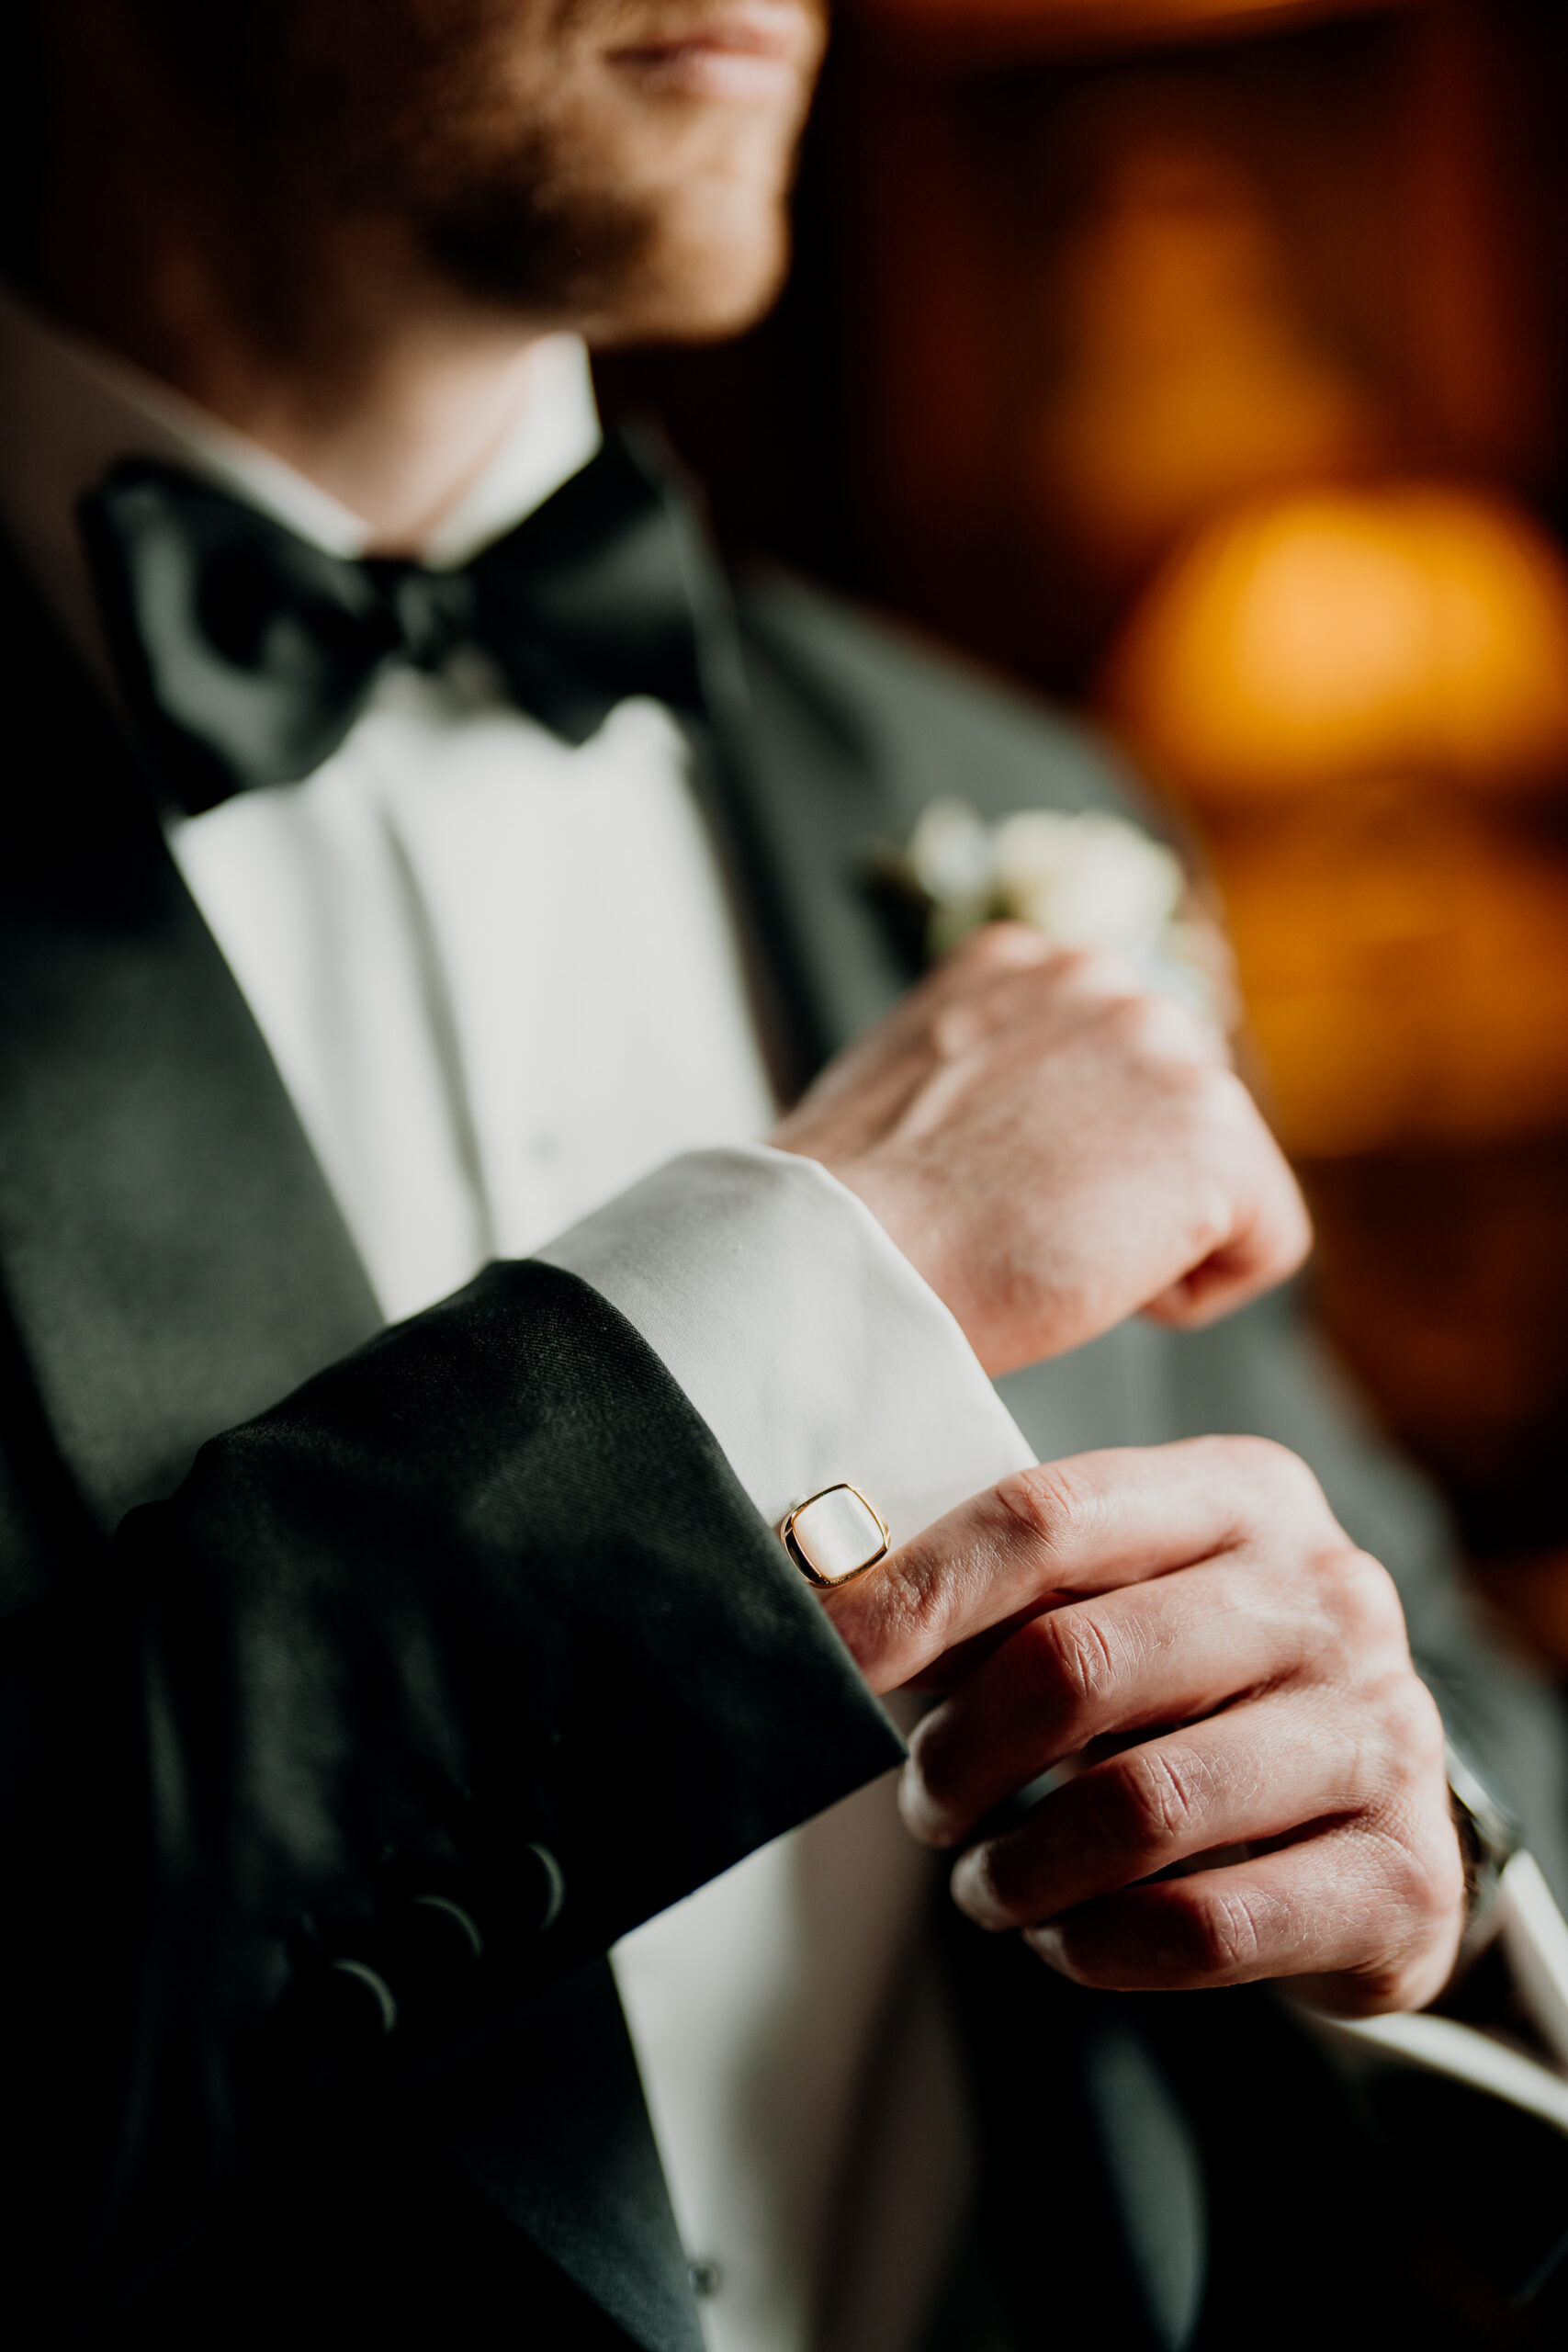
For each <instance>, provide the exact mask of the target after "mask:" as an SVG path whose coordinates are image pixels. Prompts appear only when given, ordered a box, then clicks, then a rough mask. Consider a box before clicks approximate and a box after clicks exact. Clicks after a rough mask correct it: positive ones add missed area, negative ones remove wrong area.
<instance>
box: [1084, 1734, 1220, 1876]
mask: <svg viewBox="0 0 1568 2352" xmlns="http://www.w3.org/2000/svg"><path fill="white" fill-rule="evenodd" d="M1101 1802H1102V1804H1104V1806H1105V1808H1106V1809H1107V1811H1108V1812H1109V1813H1110V1814H1111V1817H1112V1820H1113V1821H1114V1822H1115V1823H1116V1825H1117V1826H1118V1827H1119V1828H1120V1829H1121V1831H1122V1836H1123V1837H1124V1838H1126V1839H1127V1840H1128V1841H1129V1842H1130V1843H1131V1844H1132V1845H1133V1846H1134V1848H1135V1849H1136V1850H1137V1851H1138V1852H1139V1853H1140V1854H1143V1855H1145V1856H1155V1855H1159V1854H1161V1853H1164V1852H1165V1851H1166V1850H1167V1849H1169V1848H1170V1847H1172V1846H1185V1845H1186V1844H1187V1842H1188V1841H1189V1839H1190V1837H1191V1836H1192V1834H1193V1832H1194V1828H1195V1825H1196V1822H1197V1819H1198V1815H1199V1813H1200V1810H1201V1792H1200V1790H1199V1788H1198V1786H1197V1774H1196V1772H1195V1770H1193V1767H1192V1764H1191V1760H1190V1758H1187V1757H1186V1756H1184V1755H1183V1754H1182V1752H1181V1751H1180V1750H1179V1749H1173V1748H1170V1747H1135V1748H1133V1749H1131V1750H1130V1751H1129V1753H1128V1754H1127V1755H1125V1756H1122V1757H1118V1758H1117V1759H1116V1761H1115V1762H1114V1763H1113V1764H1111V1765H1110V1766H1108V1767H1106V1768H1105V1782H1104V1795H1103V1797H1102V1800H1101Z"/></svg>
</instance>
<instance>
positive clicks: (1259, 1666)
mask: <svg viewBox="0 0 1568 2352" xmlns="http://www.w3.org/2000/svg"><path fill="white" fill-rule="evenodd" d="M1331 1633H1332V1628H1331V1627H1330V1626H1329V1624H1328V1623H1326V1621H1325V1617H1324V1614H1323V1612H1322V1611H1320V1610H1318V1609H1317V1608H1316V1606H1315V1600H1314V1587H1313V1586H1312V1585H1311V1583H1310V1582H1309V1583H1307V1584H1306V1585H1305V1587H1304V1589H1303V1585H1302V1584H1301V1583H1300V1582H1299V1581H1297V1580H1292V1582H1290V1583H1289V1584H1286V1585H1280V1584H1279V1583H1276V1582H1272V1581H1270V1580H1269V1579H1267V1578H1264V1577H1260V1576H1259V1574H1258V1568H1257V1566H1256V1565H1255V1564H1254V1563H1252V1562H1251V1561H1250V1560H1248V1559H1247V1557H1246V1556H1245V1555H1241V1556H1238V1555H1226V1556H1224V1558H1222V1559H1221V1560H1220V1561H1218V1562H1216V1563H1214V1564H1213V1565H1211V1566H1200V1567H1191V1568H1189V1569H1187V1570H1186V1572H1185V1573H1184V1574H1182V1575H1180V1576H1169V1577H1162V1578H1161V1579H1159V1581H1158V1582H1156V1583H1155V1584H1153V1585H1135V1586H1133V1587H1130V1588H1128V1589H1124V1590H1122V1591H1118V1592H1112V1593H1109V1594H1106V1595H1103V1596H1102V1597H1100V1598H1099V1599H1097V1600H1088V1601H1079V1602H1077V1603H1075V1604H1073V1605H1072V1606H1069V1607H1064V1608H1060V1609H1056V1610H1053V1611H1048V1612H1047V1613H1046V1614H1045V1615H1043V1616H1040V1617H1035V1618H1033V1619H1032V1621H1031V1622H1030V1623H1028V1624H1026V1625H1023V1626H1021V1627H1020V1629H1019V1631H1018V1632H1017V1633H1015V1634H1010V1636H1009V1637H1008V1639H1007V1640H1006V1641H1005V1642H1004V1643H1003V1645H1002V1646H1001V1647H1000V1648H999V1649H998V1650H997V1651H995V1652H994V1654H993V1655H992V1656H991V1657H989V1658H987V1660H986V1662H985V1663H984V1664H983V1665H981V1666H980V1667H978V1668H976V1671H975V1672H974V1673H973V1674H971V1675H970V1676H969V1678H968V1679H967V1680H966V1681H964V1683H962V1684H961V1685H960V1687H959V1689H958V1690H957V1691H955V1692H954V1693H953V1696H952V1697H951V1698H950V1699H948V1700H946V1701H945V1702H943V1704H942V1705H941V1706H940V1707H938V1708H936V1709H935V1710H934V1712H933V1713H931V1714H929V1715H927V1716H926V1718H925V1719H924V1721H923V1722H922V1723H921V1724H919V1726H918V1727H917V1729H916V1731H915V1732H914V1734H913V1736H912V1737H911V1739H910V1743H909V1750H910V1753H909V1761H908V1764H907V1765H906V1767H905V1770H904V1777H903V1782H902V1786H901V1789H900V1793H899V1804H900V1807H901V1809H902V1812H903V1815H904V1819H905V1821H906V1823H907V1824H908V1827H909V1828H910V1829H911V1830H912V1831H913V1832H914V1834H915V1835H916V1837H918V1838H924V1839H925V1840H926V1841H927V1842H928V1843H929V1844H931V1845H936V1846H953V1845H956V1844H957V1843H958V1842H959V1840H960V1839H961V1838H964V1837H966V1836H967V1834H968V1833H969V1831H970V1830H971V1829H972V1828H973V1827H974V1826H975V1824H976V1822H977V1821H979V1820H980V1819H982V1818H983V1816H984V1815H986V1814H987V1813H989V1812H990V1811H991V1810H992V1809H993V1807H994V1806H996V1805H998V1804H1001V1803H1002V1802H1003V1800H1004V1799H1006V1798H1008V1797H1010V1796H1011V1795H1012V1794H1013V1793H1014V1792H1015V1791H1016V1790H1018V1789H1021V1788H1023V1787H1024V1786H1025V1785H1026V1784H1027V1783H1028V1782H1029V1781H1032V1780H1033V1779H1035V1778H1036V1777H1037V1775H1038V1774H1040V1773H1041V1772H1043V1771H1045V1770H1047V1769H1048V1768H1049V1767H1050V1766H1052V1765H1054V1764H1056V1763H1059V1762H1060V1761H1061V1760H1062V1759H1063V1758H1065V1757H1068V1756H1076V1755H1077V1754H1078V1753H1079V1752H1080V1751H1081V1750H1082V1749H1083V1748H1085V1747H1088V1746H1089V1742H1090V1741H1091V1740H1095V1739H1100V1738H1101V1737H1104V1736H1107V1735H1108V1734H1111V1733H1114V1732H1122V1731H1127V1730H1132V1729H1135V1728H1138V1727H1141V1726H1147V1725H1150V1724H1169V1723H1185V1722H1189V1721H1191V1720H1192V1719H1194V1718H1196V1717H1199V1716H1202V1715H1208V1714H1212V1713H1213V1712H1214V1710H1215V1709H1216V1708H1218V1707H1221V1706H1224V1705H1225V1704H1226V1703H1227V1702H1229V1701H1231V1700H1233V1699H1235V1698H1238V1697H1240V1696H1241V1695H1243V1694H1244V1693H1246V1692H1247V1691H1255V1690H1257V1689H1258V1687H1259V1686H1260V1685H1261V1684H1264V1683H1267V1682H1271V1681H1273V1680H1275V1679H1278V1678H1280V1677H1281V1676H1284V1675H1287V1674H1289V1673H1290V1672H1291V1670H1292V1668H1294V1667H1295V1666H1296V1665H1297V1664H1298V1662H1299V1660H1300V1658H1301V1657H1302V1654H1303V1649H1314V1648H1317V1647H1320V1646H1321V1645H1322V1643H1323V1642H1324V1641H1325V1640H1326V1639H1328V1638H1329V1637H1330V1636H1331ZM1134 1874H1135V1873H1134ZM1113 1883H1114V1882H1113Z"/></svg>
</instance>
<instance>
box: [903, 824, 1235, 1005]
mask: <svg viewBox="0 0 1568 2352" xmlns="http://www.w3.org/2000/svg"><path fill="white" fill-rule="evenodd" d="M878 872H879V876H880V878H881V880H882V881H883V883H884V885H885V887H890V888H891V889H892V890H893V891H894V892H895V893H896V894H897V896H898V897H899V898H901V899H903V901H904V903H905V906H906V908H907V909H908V910H910V911H911V912H918V913H919V914H920V915H921V916H923V922H924V936H923V947H924V954H925V957H926V960H928V961H929V960H931V959H933V958H934V957H936V956H941V955H943V954H945V952H946V951H947V949H948V948H950V947H952V946H953V945H955V944H956V943H957V942H958V941H959V940H960V939H962V938H963V937H964V934H965V933H967V932H970V931H973V930H975V929H976V926H977V925H978V924H980V923H983V922H995V921H997V920H998V919H999V918H1004V917H1010V918H1011V920H1012V921H1013V922H1026V923H1031V924H1032V925H1033V927H1034V929H1035V930H1036V931H1040V932H1043V933H1044V934H1045V936H1046V938H1047V939H1050V940H1054V941H1055V943H1056V944H1058V945H1060V946H1063V947H1111V948H1117V949H1119V950H1120V951H1121V952H1122V954H1123V955H1124V956H1129V957H1131V958H1132V960H1133V961H1134V963H1135V964H1136V965H1137V966H1138V967H1139V969H1140V971H1141V972H1143V974H1144V975H1145V978H1146V979H1147V980H1148V981H1149V983H1150V984H1151V985H1152V986H1155V987H1158V988H1163V989H1167V990H1168V991H1169V992H1170V993H1171V994H1172V995H1177V996H1180V997H1182V998H1184V999H1185V1000H1186V1001H1188V1002H1189V1003H1190V1004H1192V1005H1194V1006H1195V1007H1196V1008H1197V1009H1198V1010H1199V1011H1201V1012H1205V1013H1207V1014H1209V1015H1210V1017H1211V1018H1214V1019H1219V1020H1221V1021H1224V1023H1227V1025H1228V1023H1229V1022H1230V1021H1231V1019H1232V1018H1233V1016H1234V1000H1235V988H1234V979H1233V977H1232V970H1231V964H1230V955H1229V950H1228V948H1227V947H1226V945H1225V943H1224V935H1223V933H1221V932H1220V930H1219V927H1218V925H1217V924H1216V923H1215V922H1213V919H1212V918H1211V917H1210V916H1209V915H1208V914H1207V913H1206V912H1204V911H1203V910H1201V908H1200V907H1199V906H1198V905H1197V903H1196V901H1195V899H1194V896H1193V892H1192V889H1191V886H1190V880H1189V877H1188V874H1187V871H1186V868H1185V867H1184V866H1183V865H1182V863H1181V860H1180V859H1179V857H1178V855H1177V854H1176V852H1175V851H1174V850H1173V849H1170V848H1168V846H1167V844H1166V843H1165V842H1157V841H1156V840H1155V839H1154V838H1153V836H1152V835H1150V834H1148V833H1145V832H1144V831H1142V830H1141V828H1140V827H1138V826H1136V825H1131V824H1129V823H1128V822H1127V821H1126V820H1125V819H1124V818H1122V817H1111V816H1107V815H1106V814H1105V813H1104V812H1103V811H1102V810H1100V809H1085V810H1084V811H1083V812H1082V813H1081V814H1078V815H1076V816H1069V815H1067V814H1066V813H1065V812H1063V811H1062V810H1060V809H1021V810H1020V811H1019V812H1018V814H1017V815H1016V816H1011V817H1003V818H1001V819H1000V820H998V821H997V822H995V823H987V820H985V818H983V817H982V816H981V815H980V814H979V812H978V811H977V810H976V809H973V808H971V807H970V805H969V803H968V802H967V801H966V800H960V799H958V798H956V797H953V798H943V799H941V800H933V801H931V803H930V804H929V805H928V806H927V807H926V808H925V809H923V810H922V811H921V813H920V815H919V819H918V820H917V821H916V823H915V826H914V829H913V831H911V832H910V835H909V838H908V842H906V843H905V845H904V847H903V849H902V850H899V851H895V852H892V853H891V854H884V856H883V857H882V858H880V859H879V860H878Z"/></svg>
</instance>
